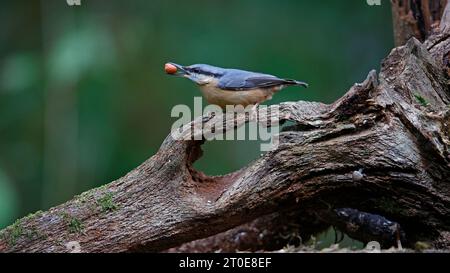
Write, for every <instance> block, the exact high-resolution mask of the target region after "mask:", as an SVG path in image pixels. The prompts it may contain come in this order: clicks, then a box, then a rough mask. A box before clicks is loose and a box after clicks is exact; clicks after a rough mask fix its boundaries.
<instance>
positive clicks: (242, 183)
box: [0, 24, 450, 252]
mask: <svg viewBox="0 0 450 273" xmlns="http://www.w3.org/2000/svg"><path fill="white" fill-rule="evenodd" d="M442 25H445V24H442ZM444 30H445V28H443V29H442V31H440V32H438V33H435V34H433V35H431V36H430V37H429V38H428V39H427V40H426V41H425V42H424V44H421V43H420V42H419V41H418V40H416V39H414V38H413V39H411V40H409V42H408V43H407V44H406V45H404V46H401V47H398V48H396V49H394V50H393V51H392V52H391V54H390V55H389V56H388V57H387V58H386V59H385V60H384V61H383V64H382V67H381V72H380V74H379V75H378V76H377V75H376V73H375V72H374V71H372V72H370V73H369V76H368V77H367V79H366V80H365V81H364V82H363V83H362V84H356V85H355V86H353V87H352V88H351V89H350V91H349V92H348V93H347V94H346V95H345V96H344V97H342V98H341V99H339V100H338V101H337V102H335V103H333V104H331V105H325V104H322V103H314V102H296V103H283V104H281V105H279V108H280V117H279V120H280V121H281V122H285V121H290V122H292V123H294V125H293V126H289V127H286V128H285V129H284V130H283V132H282V133H280V135H279V140H280V145H279V147H278V148H277V149H276V150H274V151H272V152H269V153H267V154H266V155H264V156H262V157H261V158H259V159H258V160H256V161H255V162H253V163H252V164H250V165H249V166H247V167H245V168H243V169H241V170H239V171H237V172H235V173H232V174H229V175H225V176H220V177H208V176H206V175H204V174H203V173H201V172H199V171H197V170H195V169H194V168H193V166H192V164H193V162H194V161H195V160H197V159H198V158H199V157H200V156H201V154H202V151H201V145H202V144H203V141H195V140H190V141H177V140H174V139H173V138H172V136H168V137H167V139H166V140H165V141H164V143H163V145H162V146H161V148H160V150H159V151H158V153H157V154H156V155H154V156H153V157H152V158H150V159H149V160H147V161H146V162H144V163H143V164H142V165H141V166H139V167H138V168H136V169H135V170H133V171H131V172H130V173H129V174H127V175H126V176H125V177H123V178H121V179H119V180H117V181H114V182H112V183H110V184H108V185H106V186H104V187H101V188H98V189H94V190H91V191H89V192H86V193H84V194H82V195H80V196H77V197H75V198H74V199H73V200H70V201H68V202H67V203H65V204H62V205H60V206H57V207H55V208H52V209H50V210H49V211H46V212H39V213H36V214H35V215H30V216H28V217H25V218H23V219H21V220H19V221H17V222H16V223H15V224H14V225H12V226H10V227H8V228H6V229H4V230H3V231H2V232H1V234H0V235H1V236H0V251H1V252H71V251H73V247H74V246H76V248H78V249H77V251H82V252H127V251H163V250H166V249H169V248H171V247H176V246H179V245H181V244H183V243H187V242H190V241H193V240H196V239H201V238H206V237H208V236H211V235H215V234H218V233H221V232H225V231H227V230H230V229H232V228H234V227H236V226H239V225H242V224H245V223H250V222H252V221H253V220H255V219H258V218H261V217H263V216H265V215H269V214H273V213H279V212H284V211H296V212H297V213H298V217H300V218H302V216H303V217H309V218H313V217H315V218H317V219H320V221H319V222H321V223H320V224H318V223H316V222H317V221H313V222H314V224H310V225H311V226H310V227H308V221H302V225H303V227H302V229H304V230H308V229H313V230H314V229H315V228H318V227H319V226H320V227H321V228H323V223H327V222H328V223H330V224H333V219H332V218H333V217H329V214H328V213H329V210H330V208H353V209H358V210H360V211H365V212H369V213H375V214H378V215H382V216H385V217H387V218H388V219H390V220H393V221H395V222H397V223H399V224H400V225H401V226H402V228H403V231H404V233H405V237H406V239H407V240H408V242H409V243H410V244H413V243H414V242H415V241H418V240H421V241H428V242H430V244H432V245H433V246H434V247H436V248H440V249H449V248H450V217H449V216H450V153H449V147H448V145H449V143H450V131H449V130H450V129H449V128H450V108H449V103H450V90H449V78H450V74H449V71H450V65H449V63H450V62H449V54H450V34H449V32H448V31H444ZM273 107H275V106H273ZM273 107H272V108H273ZM215 118H216V117H209V118H203V119H202V123H208V122H215V123H217V122H218V120H216V119H215ZM230 118H231V117H230ZM232 119H234V117H232ZM245 122H246V119H243V120H240V121H238V123H239V124H243V123H245ZM267 219H269V220H268V221H269V222H270V221H273V218H271V217H268V218H267Z"/></svg>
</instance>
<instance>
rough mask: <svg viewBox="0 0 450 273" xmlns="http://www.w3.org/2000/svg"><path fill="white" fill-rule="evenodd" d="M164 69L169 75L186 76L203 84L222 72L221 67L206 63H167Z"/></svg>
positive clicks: (214, 78)
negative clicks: (185, 64)
mask: <svg viewBox="0 0 450 273" xmlns="http://www.w3.org/2000/svg"><path fill="white" fill-rule="evenodd" d="M165 70H166V73H167V74H169V75H173V76H178V77H184V78H188V79H190V80H191V81H193V82H195V83H197V84H198V85H205V84H209V83H212V82H214V81H217V80H218V79H219V78H220V77H221V76H222V75H223V73H224V71H223V69H222V68H219V67H215V66H211V65H207V64H194V65H190V66H182V65H179V64H176V63H167V64H166V65H165Z"/></svg>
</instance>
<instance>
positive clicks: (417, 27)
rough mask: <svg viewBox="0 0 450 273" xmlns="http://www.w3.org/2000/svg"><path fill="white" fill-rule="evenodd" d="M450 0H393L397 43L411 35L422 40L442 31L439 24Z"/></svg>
mask: <svg viewBox="0 0 450 273" xmlns="http://www.w3.org/2000/svg"><path fill="white" fill-rule="evenodd" d="M447 1H448V0H391V2H392V15H393V23H394V37H395V45H396V46H401V45H404V44H405V43H406V42H407V41H408V40H409V39H410V38H411V37H415V38H417V39H418V40H420V41H421V42H423V41H425V40H426V39H427V38H428V37H429V36H430V35H431V34H432V33H434V32H438V31H440V30H439V29H438V28H439V25H440V22H441V18H444V17H443V13H444V9H445V7H446V5H447Z"/></svg>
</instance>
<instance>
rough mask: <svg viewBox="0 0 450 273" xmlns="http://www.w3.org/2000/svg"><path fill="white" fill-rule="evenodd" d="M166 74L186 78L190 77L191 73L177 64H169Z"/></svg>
mask: <svg viewBox="0 0 450 273" xmlns="http://www.w3.org/2000/svg"><path fill="white" fill-rule="evenodd" d="M166 72H167V73H168V74H169V75H172V76H178V77H184V76H188V75H189V71H187V70H186V69H185V68H184V66H182V65H179V64H176V63H167V64H166Z"/></svg>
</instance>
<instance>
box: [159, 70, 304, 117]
mask: <svg viewBox="0 0 450 273" xmlns="http://www.w3.org/2000/svg"><path fill="white" fill-rule="evenodd" d="M165 71H166V72H167V74H170V75H174V76H180V77H185V78H188V79H190V80H191V81H193V82H195V83H197V84H198V85H199V87H200V90H201V91H202V93H203V96H204V97H205V99H206V100H207V101H208V103H210V104H215V105H218V106H220V107H222V108H223V109H225V108H226V106H227V105H242V106H244V107H246V106H248V105H258V104H260V103H262V102H264V101H266V100H270V99H272V96H273V94H275V93H276V92H278V91H280V90H281V89H283V88H285V87H287V86H297V85H298V86H303V87H308V84H307V83H304V82H299V81H296V80H286V79H280V78H278V77H275V76H272V75H267V74H261V73H256V72H250V71H244V70H238V69H226V68H220V67H215V66H211V65H207V64H194V65H190V66H181V65H178V64H175V63H167V64H166V65H165Z"/></svg>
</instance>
